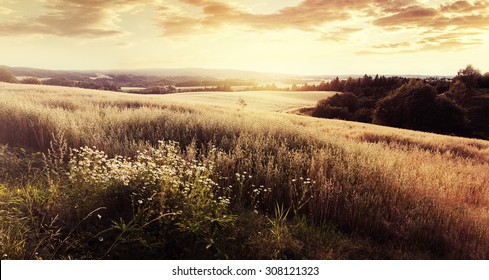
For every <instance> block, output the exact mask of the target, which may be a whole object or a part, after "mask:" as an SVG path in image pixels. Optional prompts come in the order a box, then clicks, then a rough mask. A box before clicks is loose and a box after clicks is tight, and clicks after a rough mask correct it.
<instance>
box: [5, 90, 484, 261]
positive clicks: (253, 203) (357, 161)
mask: <svg viewBox="0 0 489 280" xmlns="http://www.w3.org/2000/svg"><path fill="white" fill-rule="evenodd" d="M331 94H333V93H331V92H242V93H241V92H240V93H237V92H234V93H232V92H231V93H225V92H218V93H188V94H169V95H139V94H133V95H131V94H126V93H117V92H104V91H94V90H83V89H76V88H62V87H49V86H39V85H36V86H33V85H14V84H5V83H0V144H1V146H0V203H1V204H0V241H1V254H2V258H3V259H36V258H37V259H39V258H42V259H73V258H76V259H200V258H205V259H226V258H229V259H488V258H489V230H488V229H489V141H484V140H477V139H468V138H460V137H452V136H443V135H436V134H431V133H423V132H416V131H409V130H402V129H395V128H389V127H382V126H376V125H371V124H363V123H354V122H347V121H340V120H329V119H317V118H312V117H309V116H302V115H297V114H291V113H290V112H292V111H296V110H297V109H298V108H303V107H312V106H314V105H315V104H316V102H317V101H318V100H320V99H323V98H325V97H327V96H328V95H331Z"/></svg>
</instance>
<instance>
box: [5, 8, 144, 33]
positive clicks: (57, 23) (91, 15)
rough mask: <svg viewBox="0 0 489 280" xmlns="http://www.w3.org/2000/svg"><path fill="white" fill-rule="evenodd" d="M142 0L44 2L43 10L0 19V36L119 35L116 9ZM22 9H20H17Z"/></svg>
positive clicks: (118, 10)
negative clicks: (31, 14) (32, 15)
mask: <svg viewBox="0 0 489 280" xmlns="http://www.w3.org/2000/svg"><path fill="white" fill-rule="evenodd" d="M147 2H148V1H143V0H88V1H85V0H59V1H46V2H45V4H44V8H45V10H46V13H44V14H41V15H39V16H37V17H30V18H29V17H23V18H21V19H17V20H13V21H6V22H0V35H9V36H12V35H25V34H49V35H58V36H67V37H88V38H94V37H107V36H114V35H118V34H122V33H123V30H120V29H119V28H118V27H117V26H116V24H115V22H116V21H117V19H118V12H120V11H122V10H127V9H131V8H132V7H134V6H137V5H142V4H144V3H147ZM19 12H22V11H19Z"/></svg>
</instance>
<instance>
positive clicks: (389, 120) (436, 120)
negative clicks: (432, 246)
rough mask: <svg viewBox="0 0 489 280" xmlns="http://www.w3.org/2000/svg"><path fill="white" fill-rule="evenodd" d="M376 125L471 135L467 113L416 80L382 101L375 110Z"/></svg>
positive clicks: (430, 87)
mask: <svg viewBox="0 0 489 280" xmlns="http://www.w3.org/2000/svg"><path fill="white" fill-rule="evenodd" d="M373 117H374V119H373V122H374V123H376V124H381V125H387V126H393V127H399V128H407V129H414V130H422V131H429V132H437V133H445V134H457V135H467V134H468V133H469V130H468V120H467V118H466V112H465V111H464V110H463V109H462V108H461V107H459V106H458V105H456V104H455V103H453V102H451V101H450V100H449V99H447V98H445V97H442V96H437V94H436V90H435V89H434V88H433V87H432V86H430V85H428V84H425V83H423V82H421V81H415V80H412V81H410V82H409V83H408V84H406V85H403V86H402V87H400V88H398V89H396V90H394V91H392V92H391V93H390V94H389V95H388V96H387V97H385V98H383V99H381V100H380V101H379V102H378V104H377V107H376V109H375V111H374V116H373Z"/></svg>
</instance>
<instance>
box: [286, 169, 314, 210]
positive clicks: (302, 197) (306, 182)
mask: <svg viewBox="0 0 489 280" xmlns="http://www.w3.org/2000/svg"><path fill="white" fill-rule="evenodd" d="M315 183H316V181H313V180H311V179H310V178H305V179H304V177H299V179H296V178H294V179H292V180H291V188H290V197H291V200H292V207H293V210H294V214H297V213H298V211H299V210H301V209H302V208H303V207H304V206H305V205H306V204H307V203H308V202H309V200H311V199H312V198H313V197H314V196H313V195H312V186H313V185H314V184H315Z"/></svg>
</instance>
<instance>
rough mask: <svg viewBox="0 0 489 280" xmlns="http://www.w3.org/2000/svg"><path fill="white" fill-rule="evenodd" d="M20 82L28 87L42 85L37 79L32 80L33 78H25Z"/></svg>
mask: <svg viewBox="0 0 489 280" xmlns="http://www.w3.org/2000/svg"><path fill="white" fill-rule="evenodd" d="M20 82H21V83H23V84H29V85H41V84H42V82H41V81H40V80H39V79H38V78H34V77H29V78H25V79H23V80H22V81H20Z"/></svg>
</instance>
